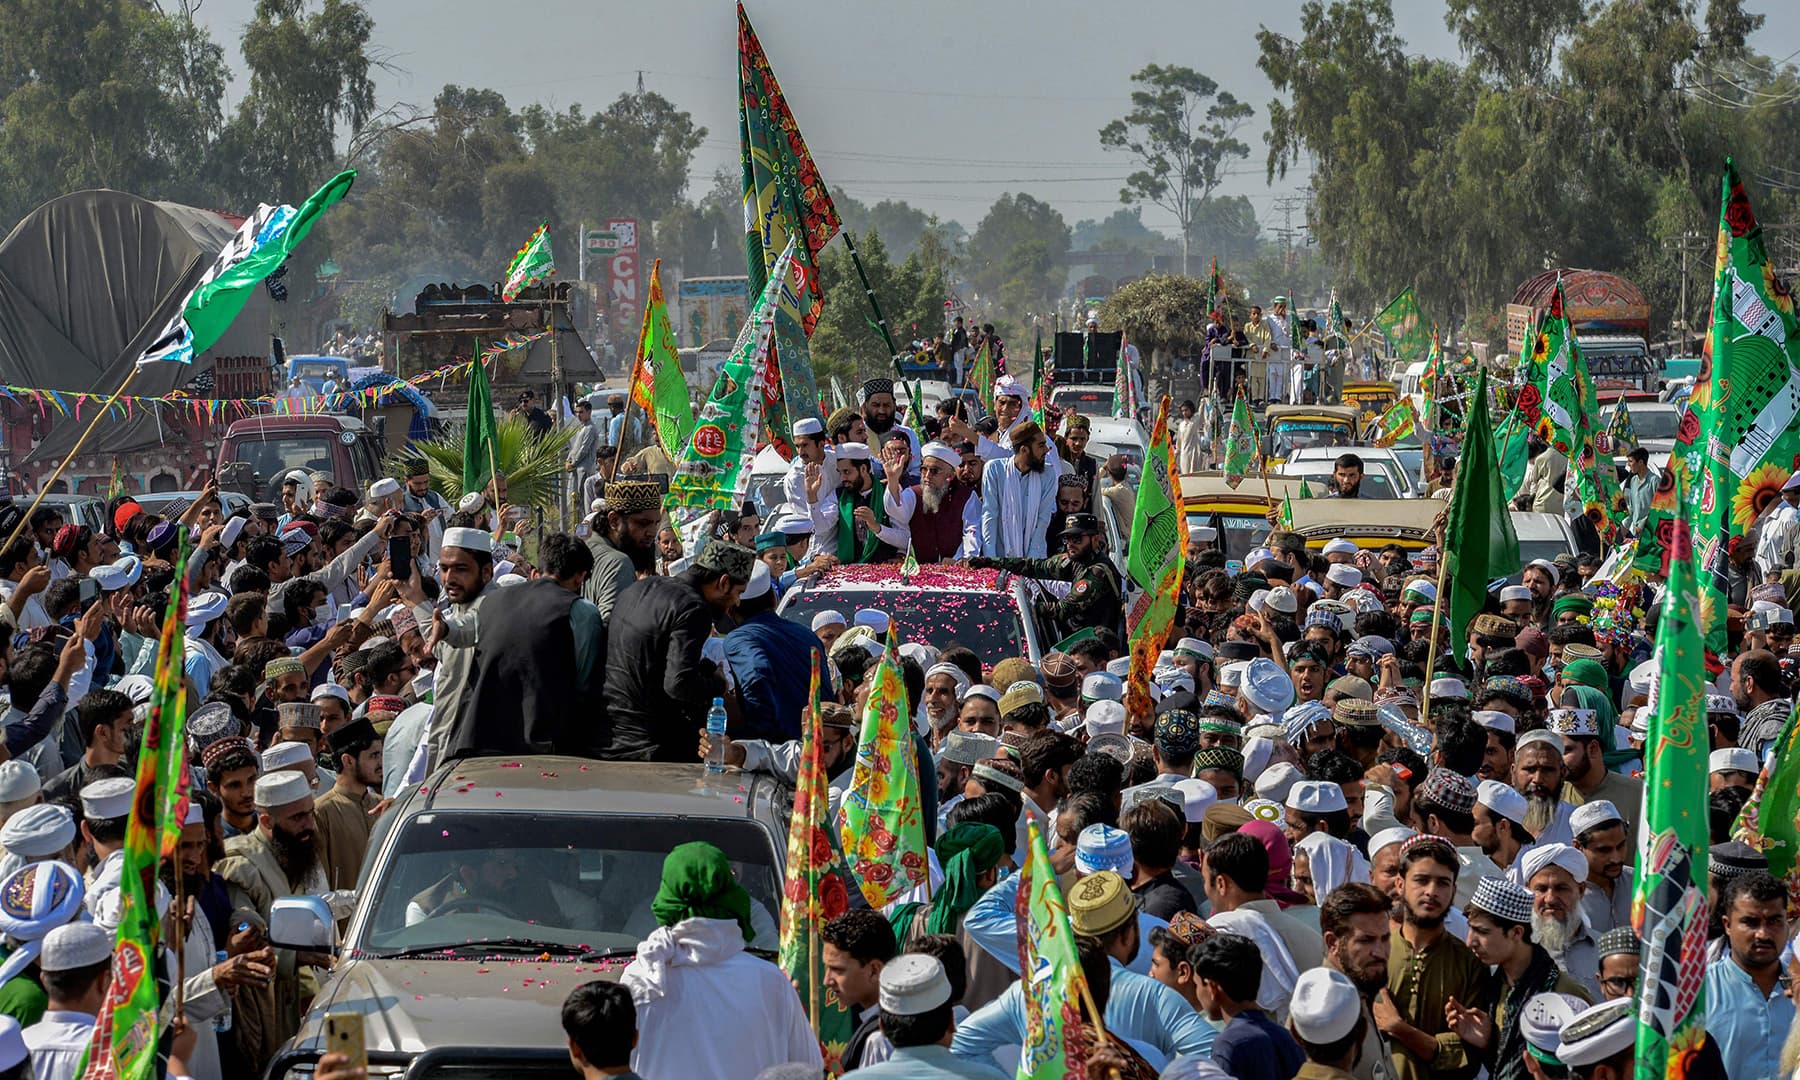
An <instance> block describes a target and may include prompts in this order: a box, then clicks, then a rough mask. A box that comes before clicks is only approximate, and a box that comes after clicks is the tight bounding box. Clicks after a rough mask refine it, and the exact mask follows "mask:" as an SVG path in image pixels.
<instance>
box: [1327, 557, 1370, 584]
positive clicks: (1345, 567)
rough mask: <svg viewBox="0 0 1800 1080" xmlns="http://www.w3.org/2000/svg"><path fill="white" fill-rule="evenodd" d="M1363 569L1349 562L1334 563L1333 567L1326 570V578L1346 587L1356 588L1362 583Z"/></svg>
mask: <svg viewBox="0 0 1800 1080" xmlns="http://www.w3.org/2000/svg"><path fill="white" fill-rule="evenodd" d="M1362 579H1363V576H1362V571H1361V570H1358V569H1357V568H1356V567H1354V566H1351V565H1350V564H1349V563H1341V562H1340V563H1332V564H1331V569H1329V570H1327V571H1325V580H1327V581H1329V582H1331V583H1332V584H1333V585H1342V586H1343V587H1344V588H1346V589H1354V588H1356V587H1357V586H1358V585H1361V584H1362Z"/></svg>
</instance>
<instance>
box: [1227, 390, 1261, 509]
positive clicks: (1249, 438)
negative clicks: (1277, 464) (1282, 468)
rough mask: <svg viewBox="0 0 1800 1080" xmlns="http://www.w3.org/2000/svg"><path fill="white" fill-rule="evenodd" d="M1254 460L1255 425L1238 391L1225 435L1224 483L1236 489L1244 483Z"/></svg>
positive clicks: (1240, 391) (1241, 393) (1248, 408)
mask: <svg viewBox="0 0 1800 1080" xmlns="http://www.w3.org/2000/svg"><path fill="white" fill-rule="evenodd" d="M1255 460H1256V423H1255V421H1253V420H1251V419H1250V402H1248V401H1247V400H1245V399H1244V393H1243V389H1242V388H1241V387H1240V388H1239V390H1238V396H1237V403H1236V404H1234V405H1232V407H1231V428H1230V430H1229V431H1227V432H1226V433H1225V483H1226V485H1227V486H1228V487H1232V488H1236V487H1237V486H1238V485H1239V484H1241V483H1243V482H1244V474H1245V473H1247V472H1249V471H1250V466H1251V465H1252V464H1253V463H1254V462H1255Z"/></svg>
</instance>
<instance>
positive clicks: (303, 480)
mask: <svg viewBox="0 0 1800 1080" xmlns="http://www.w3.org/2000/svg"><path fill="white" fill-rule="evenodd" d="M281 482H282V483H284V484H310V483H312V476H311V475H310V474H308V473H307V471H306V470H305V469H294V470H292V471H290V472H289V473H288V474H287V475H286V476H284V477H282V478H281Z"/></svg>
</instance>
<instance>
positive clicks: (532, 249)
mask: <svg viewBox="0 0 1800 1080" xmlns="http://www.w3.org/2000/svg"><path fill="white" fill-rule="evenodd" d="M555 273H556V259H555V258H553V257H552V256H551V254H550V223H549V222H548V221H546V222H544V223H543V224H542V225H539V226H538V227H537V229H536V231H534V232H533V233H532V234H531V237H530V239H528V240H526V241H525V243H524V245H523V246H522V247H520V248H519V250H518V251H517V252H515V253H514V254H513V257H512V262H510V263H508V264H507V267H506V281H505V283H504V284H502V285H501V286H500V299H502V300H504V301H506V302H507V303H509V304H510V303H512V302H513V300H514V299H515V298H517V297H518V295H519V293H520V291H522V290H523V289H524V288H525V287H526V286H529V285H536V284H537V283H538V282H540V281H548V280H550V278H551V276H552V275H554V274H555Z"/></svg>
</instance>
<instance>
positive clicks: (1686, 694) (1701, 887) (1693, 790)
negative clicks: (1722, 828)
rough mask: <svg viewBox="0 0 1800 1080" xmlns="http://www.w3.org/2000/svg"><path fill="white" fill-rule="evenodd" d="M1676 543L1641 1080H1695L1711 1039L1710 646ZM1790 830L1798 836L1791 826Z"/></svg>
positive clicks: (1653, 754) (1649, 809)
mask: <svg viewBox="0 0 1800 1080" xmlns="http://www.w3.org/2000/svg"><path fill="white" fill-rule="evenodd" d="M1677 483H1678V485H1679V483H1680V482H1679V481H1678V482H1677ZM1670 540H1671V543H1670V545H1669V548H1670V558H1669V580H1668V583H1667V584H1666V585H1665V586H1664V588H1663V595H1662V614H1661V617H1660V618H1659V619H1658V620H1657V624H1656V661H1657V675H1656V679H1657V686H1656V692H1655V694H1653V695H1652V696H1653V697H1654V699H1655V701H1656V713H1655V715H1654V716H1653V717H1652V718H1651V720H1650V727H1649V734H1648V735H1647V737H1646V738H1645V740H1644V823H1643V829H1642V832H1643V834H1644V836H1645V840H1644V841H1643V844H1644V846H1643V847H1642V848H1641V849H1640V851H1639V862H1640V864H1641V865H1640V867H1639V870H1638V873H1637V874H1636V875H1635V881H1636V887H1635V889H1634V892H1633V895H1632V903H1631V911H1632V925H1633V929H1635V930H1636V931H1637V933H1638V936H1639V937H1640V938H1642V939H1643V943H1644V945H1643V950H1642V952H1641V954H1640V956H1639V960H1638V972H1639V974H1638V1005H1637V1015H1638V1028H1637V1055H1636V1056H1637V1075H1638V1076H1639V1077H1642V1078H1644V1080H1651V1078H1654V1080H1664V1078H1665V1077H1668V1078H1673V1080H1683V1078H1686V1077H1690V1076H1693V1077H1695V1078H1696V1080H1698V1077H1697V1074H1695V1073H1694V1072H1692V1069H1693V1063H1694V1061H1695V1059H1696V1058H1697V1057H1698V1055H1699V1050H1700V1042H1701V1039H1702V1038H1704V1037H1705V1033H1706V1032H1705V1029H1706V951H1707V950H1706V932H1707V908H1706V897H1707V880H1708V879H1707V866H1706V863H1707V850H1708V844H1709V842H1710V836H1709V832H1708V824H1707V823H1708V816H1707V737H1706V646H1705V641H1704V640H1703V637H1702V634H1701V629H1700V623H1699V619H1698V608H1697V606H1696V600H1697V597H1696V589H1695V583H1694V564H1693V557H1692V550H1693V545H1692V543H1691V542H1690V540H1689V533H1688V527H1687V523H1686V522H1685V521H1681V520H1679V519H1677V520H1676V522H1675V525H1674V528H1673V530H1672V531H1671V533H1670ZM1789 797H1790V798H1791V794H1790V796H1789ZM1771 808H1772V807H1771ZM1784 828H1785V829H1786V830H1787V831H1788V833H1789V834H1790V835H1791V833H1792V830H1793V823H1792V821H1791V819H1790V820H1789V821H1788V823H1787V824H1786V825H1785V826H1784ZM1791 857H1792V855H1791V851H1790V853H1789V858H1790V859H1791Z"/></svg>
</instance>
